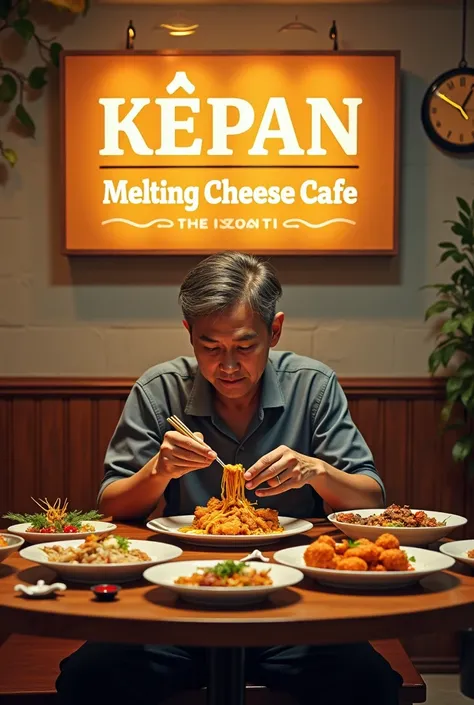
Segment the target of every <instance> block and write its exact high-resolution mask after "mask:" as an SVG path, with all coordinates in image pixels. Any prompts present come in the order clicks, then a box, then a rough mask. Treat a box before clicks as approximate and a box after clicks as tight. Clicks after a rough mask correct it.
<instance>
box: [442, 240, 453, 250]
mask: <svg viewBox="0 0 474 705" xmlns="http://www.w3.org/2000/svg"><path fill="white" fill-rule="evenodd" d="M438 247H441V248H442V249H443V250H446V249H448V250H450V249H457V245H456V243H454V242H438Z"/></svg>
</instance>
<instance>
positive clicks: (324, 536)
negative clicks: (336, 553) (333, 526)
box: [316, 534, 336, 549]
mask: <svg viewBox="0 0 474 705" xmlns="http://www.w3.org/2000/svg"><path fill="white" fill-rule="evenodd" d="M316 541H319V542H320V543H327V545H328V546H332V547H333V548H334V549H336V542H335V541H334V539H333V538H332V536H328V534H322V535H321V536H318V538H317V539H316Z"/></svg>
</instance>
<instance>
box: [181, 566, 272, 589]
mask: <svg viewBox="0 0 474 705" xmlns="http://www.w3.org/2000/svg"><path fill="white" fill-rule="evenodd" d="M270 570H271V568H267V569H266V570H260V571H257V570H255V568H250V567H249V566H248V565H247V563H242V562H241V561H238V562H235V561H222V562H221V563H217V564H216V565H215V566H211V567H207V568H199V569H198V572H196V573H193V574H192V575H190V576H189V577H186V576H180V577H179V578H176V580H175V581H174V582H175V584H176V585H196V586H199V587H230V588H232V587H239V588H240V587H258V586H259V585H273V581H272V579H271V578H270V577H269V575H268V574H269V572H270Z"/></svg>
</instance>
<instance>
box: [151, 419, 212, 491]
mask: <svg viewBox="0 0 474 705" xmlns="http://www.w3.org/2000/svg"><path fill="white" fill-rule="evenodd" d="M196 436H198V437H199V438H201V440H204V439H203V435H202V433H196ZM215 459H216V453H215V452H214V451H213V450H211V449H210V448H209V446H206V445H201V444H200V443H199V441H194V440H193V439H192V438H188V437H187V436H184V435H183V434H182V433H179V432H178V431H167V432H166V433H165V435H164V438H163V443H162V444H161V448H160V452H159V453H158V458H157V461H156V466H155V472H154V474H158V475H161V476H163V477H168V478H169V479H170V480H174V479H177V478H179V477H182V475H186V473H188V472H193V470H200V469H202V468H207V467H208V466H209V465H210V464H211V463H212V462H214V460H215Z"/></svg>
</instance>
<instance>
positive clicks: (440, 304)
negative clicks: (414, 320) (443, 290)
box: [425, 299, 454, 321]
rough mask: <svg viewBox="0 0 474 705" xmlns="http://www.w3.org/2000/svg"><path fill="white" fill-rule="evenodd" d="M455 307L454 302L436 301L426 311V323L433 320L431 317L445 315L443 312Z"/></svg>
mask: <svg viewBox="0 0 474 705" xmlns="http://www.w3.org/2000/svg"><path fill="white" fill-rule="evenodd" d="M453 307H454V303H453V302H452V301H448V300H447V299H443V300H442V301H436V302H435V303H434V304H432V305H431V306H430V307H429V308H428V309H427V310H426V313H425V321H427V320H428V318H431V316H436V315H437V314H439V313H443V311H446V310H447V309H448V308H453Z"/></svg>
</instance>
